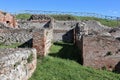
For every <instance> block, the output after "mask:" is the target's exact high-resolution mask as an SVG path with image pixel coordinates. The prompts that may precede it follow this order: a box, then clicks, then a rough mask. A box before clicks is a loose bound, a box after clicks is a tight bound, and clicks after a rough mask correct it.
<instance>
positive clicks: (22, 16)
mask: <svg viewBox="0 0 120 80" xmlns="http://www.w3.org/2000/svg"><path fill="white" fill-rule="evenodd" d="M30 16H31V14H29V13H23V14H17V15H16V18H17V19H22V20H24V19H26V20H27V19H29V18H30Z"/></svg>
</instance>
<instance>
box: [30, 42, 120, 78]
mask: <svg viewBox="0 0 120 80" xmlns="http://www.w3.org/2000/svg"><path fill="white" fill-rule="evenodd" d="M76 49H77V48H76V47H75V46H74V45H73V44H68V43H61V42H60V43H59V42H58V43H54V44H53V46H52V47H51V49H50V50H51V52H50V55H49V56H46V57H44V58H43V59H42V60H41V59H39V58H38V61H37V69H36V71H35V72H34V74H33V75H32V77H31V78H30V79H29V80H120V74H115V73H112V72H109V71H105V70H95V69H93V68H89V67H84V66H82V65H80V64H79V63H77V62H78V60H79V59H78V57H79V56H76V54H77V53H76V52H77V51H76ZM71 55H72V56H74V57H71Z"/></svg>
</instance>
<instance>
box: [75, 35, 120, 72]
mask: <svg viewBox="0 0 120 80" xmlns="http://www.w3.org/2000/svg"><path fill="white" fill-rule="evenodd" d="M79 42H80V43H79V44H77V45H78V46H79V48H80V49H81V51H82V58H83V65H85V66H90V67H94V68H97V69H103V68H106V69H107V70H111V71H114V70H117V71H119V67H118V64H119V62H120V41H119V40H117V39H115V38H113V37H106V36H99V35H96V36H83V37H82V38H81V41H79ZM119 66H120V65H119Z"/></svg>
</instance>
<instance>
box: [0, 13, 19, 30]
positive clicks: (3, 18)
mask: <svg viewBox="0 0 120 80" xmlns="http://www.w3.org/2000/svg"><path fill="white" fill-rule="evenodd" d="M0 22H1V23H4V24H6V26H8V27H11V28H18V26H17V21H16V20H15V18H14V16H12V15H11V14H9V13H6V12H1V11H0Z"/></svg>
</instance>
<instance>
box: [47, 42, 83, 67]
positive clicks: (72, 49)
mask: <svg viewBox="0 0 120 80" xmlns="http://www.w3.org/2000/svg"><path fill="white" fill-rule="evenodd" d="M54 45H55V46H61V47H62V49H60V50H59V52H57V53H49V55H50V56H53V57H59V58H62V59H69V60H74V61H76V62H78V63H79V64H81V65H82V64H83V59H82V57H81V55H80V53H81V52H80V50H79V49H78V48H77V47H76V46H75V45H74V44H72V43H58V42H56V43H54Z"/></svg>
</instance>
